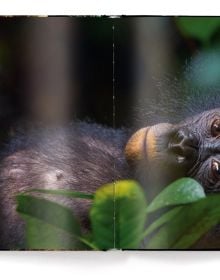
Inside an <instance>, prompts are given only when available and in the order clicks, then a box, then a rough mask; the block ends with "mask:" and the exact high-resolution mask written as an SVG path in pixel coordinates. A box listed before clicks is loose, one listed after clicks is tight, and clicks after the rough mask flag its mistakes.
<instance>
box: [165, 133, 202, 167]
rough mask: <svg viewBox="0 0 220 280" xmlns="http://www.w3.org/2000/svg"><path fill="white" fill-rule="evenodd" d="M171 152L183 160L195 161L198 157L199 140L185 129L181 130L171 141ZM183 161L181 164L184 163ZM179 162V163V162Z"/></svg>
mask: <svg viewBox="0 0 220 280" xmlns="http://www.w3.org/2000/svg"><path fill="white" fill-rule="evenodd" d="M169 150H170V152H172V153H173V154H175V155H176V156H177V158H181V159H184V160H186V159H188V160H189V159H193V158H195V157H196V156H197V150H198V140H197V138H196V136H195V135H193V134H192V133H191V132H189V131H188V130H185V129H180V130H178V131H177V132H176V134H175V135H173V137H172V138H171V140H170V143H169ZM184 160H182V161H181V162H183V161H184ZM178 162H179V161H178Z"/></svg>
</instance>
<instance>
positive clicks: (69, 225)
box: [17, 194, 81, 249]
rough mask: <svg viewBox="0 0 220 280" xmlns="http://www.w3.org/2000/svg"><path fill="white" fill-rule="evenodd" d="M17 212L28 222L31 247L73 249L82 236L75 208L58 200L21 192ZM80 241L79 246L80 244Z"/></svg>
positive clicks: (27, 230)
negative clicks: (54, 200)
mask: <svg viewBox="0 0 220 280" xmlns="http://www.w3.org/2000/svg"><path fill="white" fill-rule="evenodd" d="M17 211H18V212H19V213H20V214H21V216H22V217H23V218H24V220H25V222H26V233H27V234H26V237H27V238H26V239H27V246H28V248H29V249H72V248H73V247H74V248H75V247H77V246H78V243H79V242H78V241H76V240H78V239H79V238H80V236H81V230H80V226H79V223H78V221H77V219H76V218H75V216H74V215H73V213H72V210H71V209H69V208H66V207H64V206H62V205H59V204H57V203H55V202H52V201H49V200H46V199H42V198H38V197H33V196H30V195H25V194H20V195H18V196H17ZM76 244H77V245H76Z"/></svg>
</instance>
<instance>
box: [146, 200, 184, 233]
mask: <svg viewBox="0 0 220 280" xmlns="http://www.w3.org/2000/svg"><path fill="white" fill-rule="evenodd" d="M181 209H182V206H179V207H175V208H174V209H171V210H169V211H167V212H165V213H164V214H163V215H161V216H160V217H159V218H158V219H156V221H154V222H153V223H152V224H150V225H149V226H148V227H147V229H146V230H145V232H144V233H143V235H142V236H143V237H142V238H145V237H147V236H148V235H149V234H151V233H152V232H154V231H155V230H156V229H158V228H159V227H161V226H162V225H164V224H166V223H167V222H169V221H170V220H171V219H173V218H174V217H175V216H176V214H177V213H178V212H179V211H180V210H181Z"/></svg>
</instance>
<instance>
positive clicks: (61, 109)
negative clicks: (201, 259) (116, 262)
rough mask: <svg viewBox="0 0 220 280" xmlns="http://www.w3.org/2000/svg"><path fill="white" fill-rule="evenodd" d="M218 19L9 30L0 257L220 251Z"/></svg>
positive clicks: (2, 77)
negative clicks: (61, 252) (26, 252)
mask: <svg viewBox="0 0 220 280" xmlns="http://www.w3.org/2000/svg"><path fill="white" fill-rule="evenodd" d="M219 192H220V17H183V16H179V17H178V16H175V17H174V16H173V17H168V16H167V17H166V16H154V17H153V16H126V17H123V16H112V17H110V16H109V17H107V16H102V17H98V16H97V17H94V16H93V17H91V16H84V17H80V16H72V17H62V16H51V17H34V16H32V17H0V250H68V251H81V250H83V251H87V250H96V251H101V250H102V251H103V250H104V251H107V250H112V249H118V250H207V249H210V250H219V249H220V193H219Z"/></svg>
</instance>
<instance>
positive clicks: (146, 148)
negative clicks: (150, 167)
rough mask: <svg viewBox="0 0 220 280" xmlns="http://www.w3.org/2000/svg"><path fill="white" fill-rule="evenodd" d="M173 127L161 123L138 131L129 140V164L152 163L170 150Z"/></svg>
mask: <svg viewBox="0 0 220 280" xmlns="http://www.w3.org/2000/svg"><path fill="white" fill-rule="evenodd" d="M172 132H173V125H171V124H168V123H161V124H157V125H154V126H148V127H145V128H142V129H140V130H138V131H137V132H136V133H134V134H133V135H132V136H131V138H130V139H129V141H128V143H127V145H126V148H125V156H126V159H127V161H128V162H131V163H135V162H136V163H138V162H139V161H141V160H146V159H147V160H148V161H150V162H151V161H152V160H155V159H158V158H160V157H161V155H162V154H164V153H167V152H168V150H169V142H170V135H171V133H172Z"/></svg>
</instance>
